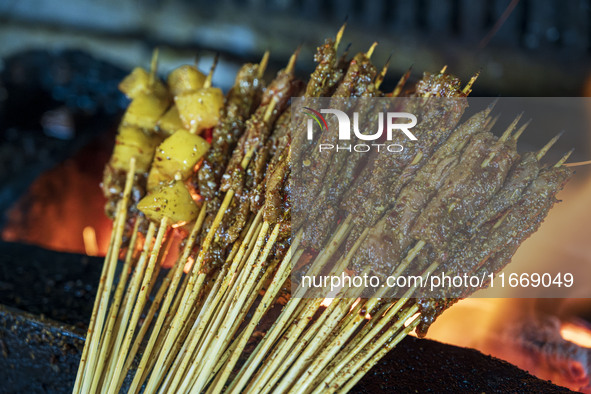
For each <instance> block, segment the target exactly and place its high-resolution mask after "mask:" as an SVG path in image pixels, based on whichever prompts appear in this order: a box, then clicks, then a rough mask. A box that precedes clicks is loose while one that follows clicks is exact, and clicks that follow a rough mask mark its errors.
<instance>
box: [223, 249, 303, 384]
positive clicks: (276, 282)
mask: <svg viewBox="0 0 591 394" xmlns="http://www.w3.org/2000/svg"><path fill="white" fill-rule="evenodd" d="M298 244H299V242H298V241H297V240H295V241H294V243H293V244H292V245H290V247H289V249H288V251H287V254H286V255H285V257H284V259H283V261H282V262H281V264H280V267H279V269H278V271H277V273H276V274H275V276H274V277H273V281H272V282H271V285H270V286H269V288H268V289H267V291H266V292H265V295H264V296H263V299H262V300H261V302H260V304H259V306H258V307H257V310H256V311H255V314H254V315H253V317H252V319H251V321H250V323H249V325H248V326H247V327H246V328H245V330H244V332H243V333H242V334H241V337H240V339H239V340H238V341H237V342H236V346H235V347H234V349H233V350H232V352H231V354H230V357H229V360H228V361H227V362H226V363H225V367H224V369H223V371H222V372H221V374H220V377H219V382H218V383H217V384H216V385H215V386H214V388H213V392H214V393H215V392H221V391H222V389H223V387H224V384H225V382H226V381H227V380H228V377H229V375H230V373H231V372H232V370H233V368H234V366H235V365H236V362H237V361H238V358H239V356H240V353H241V352H242V350H243V349H244V347H245V346H246V343H247V341H248V339H249V338H250V336H251V335H252V333H253V332H254V329H255V328H256V326H257V324H258V322H259V321H260V319H261V318H262V316H263V315H264V314H265V313H266V312H267V311H268V309H269V308H270V307H271V306H272V301H273V299H274V298H275V297H276V296H277V294H278V292H279V291H280V290H281V286H282V285H283V283H285V281H286V280H287V278H288V276H289V274H290V268H291V261H292V258H291V257H292V256H291V253H292V250H296V249H297V248H298ZM298 253H299V255H300V256H301V254H302V253H303V252H302V251H300V252H298ZM297 259H298V256H297V255H296V257H295V261H297Z"/></svg>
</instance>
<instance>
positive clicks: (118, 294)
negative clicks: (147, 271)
mask: <svg viewBox="0 0 591 394" xmlns="http://www.w3.org/2000/svg"><path fill="white" fill-rule="evenodd" d="M141 221H142V220H141V219H140V218H138V219H137V220H136V221H135V224H134V226H133V230H132V233H131V234H132V235H131V240H130V242H129V247H128V249H127V253H126V256H125V262H124V264H123V268H122V270H121V277H120V278H119V283H118V285H117V289H116V290H115V296H114V299H113V303H112V304H111V313H110V315H111V316H110V318H109V321H108V323H107V329H106V331H105V336H104V338H102V340H101V348H100V356H99V359H98V363H97V366H96V371H95V373H94V378H93V381H92V386H91V391H92V392H96V390H97V387H98V385H99V384H100V380H101V378H102V372H103V368H104V366H105V362H106V360H107V356H108V354H109V352H110V349H111V335H112V334H113V326H114V325H115V322H116V320H117V316H118V315H119V307H120V305H121V299H122V297H123V292H124V290H125V286H126V285H127V278H128V276H129V272H130V271H131V261H132V258H133V252H134V246H135V243H136V240H137V233H138V228H139V225H140V223H141Z"/></svg>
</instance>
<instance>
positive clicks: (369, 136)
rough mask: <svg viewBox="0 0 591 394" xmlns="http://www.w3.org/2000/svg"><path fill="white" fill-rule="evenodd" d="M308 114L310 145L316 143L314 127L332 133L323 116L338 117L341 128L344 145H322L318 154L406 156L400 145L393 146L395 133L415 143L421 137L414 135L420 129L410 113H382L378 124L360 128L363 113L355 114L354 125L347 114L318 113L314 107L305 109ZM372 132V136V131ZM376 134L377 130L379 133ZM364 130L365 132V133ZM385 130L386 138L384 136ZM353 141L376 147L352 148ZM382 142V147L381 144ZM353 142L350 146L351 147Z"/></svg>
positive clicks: (339, 111)
mask: <svg viewBox="0 0 591 394" xmlns="http://www.w3.org/2000/svg"><path fill="white" fill-rule="evenodd" d="M303 108H304V114H306V115H307V116H308V117H309V119H308V121H307V138H308V141H312V140H313V139H314V124H316V125H317V126H318V128H319V129H320V131H321V132H329V127H328V122H327V121H326V119H325V117H324V116H323V114H330V115H334V116H335V117H336V123H337V124H338V140H339V141H341V142H343V144H336V145H335V144H328V143H321V144H318V150H319V151H320V152H322V151H330V150H336V151H337V152H338V151H342V150H346V151H349V152H352V151H354V152H361V153H363V152H369V151H370V150H374V149H375V150H377V151H378V152H380V151H387V152H402V151H403V150H404V147H403V146H402V145H400V144H398V143H389V142H391V141H392V140H393V138H394V135H395V133H398V132H402V133H403V134H404V135H405V136H406V138H408V139H409V140H411V141H416V140H417V137H415V136H414V134H413V133H412V132H411V131H410V129H411V128H413V127H414V126H416V124H417V117H416V116H415V115H413V114H411V113H408V112H385V113H384V112H379V113H377V120H376V121H375V122H374V124H367V123H364V124H362V126H361V127H360V120H359V119H360V116H359V112H353V121H352V122H351V119H350V117H349V114H347V113H346V112H344V111H341V110H338V109H333V108H326V109H321V110H320V111H316V110H314V109H312V108H310V107H303ZM332 124H333V123H331V125H332ZM370 128H371V130H372V131H371V132H370V131H369V130H370ZM376 129H377V131H375V132H373V130H376ZM362 130H363V132H362ZM384 130H385V136H384ZM352 138H354V139H356V140H359V141H368V142H370V141H371V142H372V143H358V144H351V140H352ZM380 141H382V143H378V142H380ZM347 142H349V143H347Z"/></svg>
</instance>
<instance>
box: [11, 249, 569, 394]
mask: <svg viewBox="0 0 591 394" xmlns="http://www.w3.org/2000/svg"><path fill="white" fill-rule="evenodd" d="M101 267H102V258H97V257H87V256H82V255H76V254H68V253H58V252H53V251H48V250H45V249H42V248H38V247H35V246H30V245H20V244H10V243H0V304H5V305H10V306H11V307H18V308H20V309H22V310H26V311H27V312H32V313H34V314H35V315H40V314H42V315H44V316H47V317H51V318H52V319H54V320H58V321H61V322H65V323H69V324H72V325H76V328H74V327H70V326H61V325H59V324H56V323H53V322H52V321H50V320H48V319H40V318H38V317H35V316H33V315H30V314H25V313H22V312H20V311H16V310H14V309H9V308H6V307H3V306H0V382H2V383H0V392H19V393H20V392H29V393H38V392H43V393H44V392H57V393H61V392H64V393H69V392H71V389H72V386H73V384H74V380H75V377H76V371H77V365H78V360H79V358H80V354H81V351H82V347H83V333H84V329H85V327H86V325H87V324H88V319H89V316H90V314H91V312H92V306H93V302H94V296H95V292H96V286H97V284H98V281H99V276H100V271H101ZM128 383H129V382H127V383H126V384H128ZM7 388H10V389H9V390H7ZM352 392H353V393H382V392H383V393H386V392H401V393H407V392H420V393H424V392H434V393H441V392H449V393H461V392H469V393H473V392H486V393H505V392H513V393H534V392H535V393H541V392H544V393H567V392H569V391H568V390H567V389H564V388H561V387H558V386H555V385H553V384H552V383H549V382H546V381H542V380H540V379H537V378H536V377H534V376H532V375H530V374H528V373H527V372H525V371H522V370H520V369H519V368H517V367H515V366H513V365H511V364H509V363H507V362H504V361H501V360H498V359H495V358H493V357H490V356H485V355H483V354H482V353H480V352H478V351H476V350H472V349H465V348H460V347H456V346H451V345H445V344H441V343H439V342H435V341H431V340H426V339H420V340H419V339H416V338H412V337H408V338H406V339H404V340H403V341H402V342H401V343H400V344H399V345H398V346H397V347H396V348H395V349H394V350H392V351H391V352H390V353H389V354H388V355H386V357H384V359H382V360H381V361H380V362H379V363H378V364H377V365H376V366H375V367H374V368H373V369H372V370H370V371H369V373H368V374H367V375H366V376H365V377H364V378H363V379H362V380H361V381H360V382H359V383H358V384H357V386H356V387H355V388H354V389H353V391H352Z"/></svg>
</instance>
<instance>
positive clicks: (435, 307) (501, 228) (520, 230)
mask: <svg viewBox="0 0 591 394" xmlns="http://www.w3.org/2000/svg"><path fill="white" fill-rule="evenodd" d="M571 176H572V171H571V170H569V169H568V168H565V167H559V168H549V169H544V170H542V171H541V172H540V174H539V175H538V177H537V178H536V179H535V180H534V181H533V182H532V183H531V184H530V185H529V186H528V187H527V188H526V189H525V191H524V192H523V195H522V197H521V200H520V201H519V202H518V203H517V204H515V205H514V206H512V207H511V208H509V210H508V211H507V212H506V216H503V217H502V219H501V220H500V221H499V222H498V223H497V222H494V221H493V222H491V223H489V224H487V225H485V226H483V227H481V228H480V229H479V230H478V232H477V234H476V235H474V237H475V239H473V240H470V241H469V242H466V241H468V240H463V241H464V242H457V243H458V244H459V245H458V246H457V250H456V252H455V255H454V257H453V258H451V259H450V260H449V261H448V262H447V263H446V264H444V265H443V267H442V268H441V269H442V270H443V271H444V272H446V273H447V272H449V273H450V274H452V275H453V274H454V273H461V274H463V273H470V274H474V275H477V276H479V277H481V276H488V274H490V273H495V274H496V273H498V272H499V271H501V270H502V269H503V268H504V267H505V266H506V265H507V264H508V263H509V261H510V260H511V257H512V256H513V254H514V253H515V252H516V251H517V248H518V247H519V245H521V243H523V241H525V240H526V239H527V238H528V237H529V236H530V235H532V234H533V233H534V232H536V231H537V229H538V228H539V226H540V225H541V223H542V221H543V220H544V218H545V217H546V215H547V213H548V211H549V210H550V208H552V206H553V205H554V204H555V203H556V201H557V200H556V194H557V193H558V192H559V191H560V190H561V189H562V188H563V187H564V185H565V183H566V182H567V181H568V179H569V178H570V177H571ZM475 290H477V289H474V288H461V287H460V288H454V287H450V288H447V289H445V291H444V292H443V293H442V297H439V298H424V299H421V300H420V301H419V306H420V311H421V322H420V324H419V326H418V327H417V333H418V334H419V335H421V336H424V335H425V334H426V332H427V330H428V328H429V326H430V325H431V324H432V323H433V322H434V321H435V319H436V318H437V316H439V315H440V314H441V313H443V311H444V310H445V309H447V308H449V307H450V306H451V305H453V304H454V303H455V302H457V301H458V300H459V299H460V298H465V297H468V296H469V295H470V294H472V292H474V291H475Z"/></svg>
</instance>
